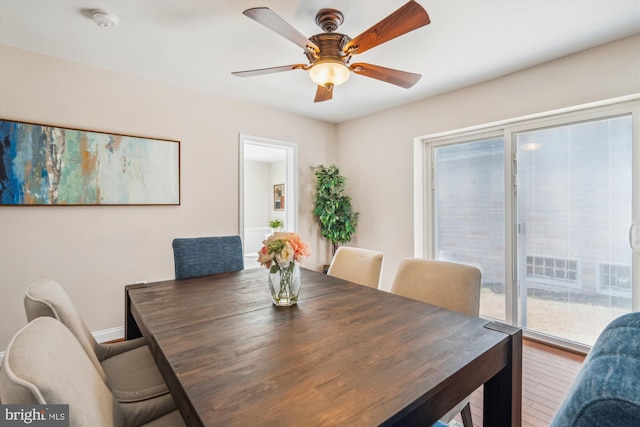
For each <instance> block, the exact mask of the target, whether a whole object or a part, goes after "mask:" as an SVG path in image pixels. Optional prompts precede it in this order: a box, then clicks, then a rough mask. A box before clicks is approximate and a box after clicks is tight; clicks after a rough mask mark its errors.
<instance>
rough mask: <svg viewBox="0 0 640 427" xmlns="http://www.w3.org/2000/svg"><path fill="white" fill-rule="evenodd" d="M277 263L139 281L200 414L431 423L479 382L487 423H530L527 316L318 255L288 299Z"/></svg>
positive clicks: (144, 303) (144, 330) (224, 419)
mask: <svg viewBox="0 0 640 427" xmlns="http://www.w3.org/2000/svg"><path fill="white" fill-rule="evenodd" d="M267 276H268V271H267V270H266V269H264V268H255V269H245V270H241V271H237V272H231V273H221V274H216V275H211V276H203V277H196V278H189V279H182V280H166V281H160V282H155V283H144V284H141V283H139V284H131V285H126V286H125V306H126V307H125V338H126V339H132V338H136V337H140V336H143V337H145V338H146V340H147V343H148V345H149V348H150V349H151V352H152V354H153V355H154V357H155V361H156V363H157V364H158V367H159V369H160V371H161V373H162V375H163V377H164V378H165V380H166V382H167V385H168V387H169V389H170V390H171V393H172V395H173V397H174V399H175V401H176V404H177V406H178V409H179V410H180V412H181V413H182V416H183V418H184V420H185V422H186V424H187V425H188V426H236V425H237V426H391V425H399V426H413V425H415V426H418V425H420V426H430V425H431V424H433V423H434V422H436V421H437V420H439V419H440V417H442V416H443V415H444V414H446V413H447V412H448V411H449V410H450V409H451V408H453V407H454V406H455V405H456V404H457V403H459V402H461V401H462V400H463V399H464V398H466V397H467V396H469V395H470V394H471V393H472V392H474V391H475V390H477V389H478V388H479V387H483V408H482V412H483V417H482V420H483V425H485V426H491V427H503V426H504V427H507V426H509V427H519V426H520V425H521V405H522V330H521V329H520V328H516V327H513V326H510V325H506V324H504V323H501V322H498V321H494V320H491V319H484V318H480V317H470V316H466V315H463V314H460V313H457V312H454V311H450V310H446V309H444V308H441V307H437V306H435V305H431V304H427V303H424V302H421V301H417V300H413V299H409V298H405V297H402V296H399V295H395V294H392V293H390V292H386V291H384V290H379V289H374V288H370V287H367V286H362V285H358V284H356V283H352V282H349V281H346V280H342V279H339V278H336V277H332V276H329V275H326V274H323V273H321V272H318V271H314V270H311V269H306V268H302V269H301V281H302V288H301V291H300V296H299V298H298V302H297V304H295V305H293V306H289V307H278V306H275V305H273V303H272V301H271V294H270V291H269V286H268V283H267Z"/></svg>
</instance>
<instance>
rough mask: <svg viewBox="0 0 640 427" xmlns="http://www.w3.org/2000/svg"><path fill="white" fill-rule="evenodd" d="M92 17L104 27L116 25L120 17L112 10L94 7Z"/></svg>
mask: <svg viewBox="0 0 640 427" xmlns="http://www.w3.org/2000/svg"><path fill="white" fill-rule="evenodd" d="M91 19H93V22H95V23H96V24H98V25H99V26H100V27H102V28H107V27H115V26H116V25H118V22H120V19H119V18H118V17H117V16H116V15H114V14H113V13H111V12H107V11H106V10H102V9H93V10H92V11H91Z"/></svg>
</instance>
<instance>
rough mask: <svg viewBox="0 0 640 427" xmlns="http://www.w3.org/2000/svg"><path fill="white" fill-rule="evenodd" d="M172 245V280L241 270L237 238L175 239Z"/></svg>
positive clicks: (241, 263)
mask: <svg viewBox="0 0 640 427" xmlns="http://www.w3.org/2000/svg"><path fill="white" fill-rule="evenodd" d="M172 246H173V262H174V266H175V272H176V279H187V278H189V277H198V276H207V275H209V274H216V273H226V272H229V271H238V270H242V269H244V258H243V253H242V241H241V240H240V236H217V237H192V238H179V239H174V240H173V243H172Z"/></svg>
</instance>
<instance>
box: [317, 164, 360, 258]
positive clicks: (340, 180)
mask: <svg viewBox="0 0 640 427" xmlns="http://www.w3.org/2000/svg"><path fill="white" fill-rule="evenodd" d="M314 173H315V175H316V179H317V185H316V200H315V207H314V209H313V214H314V215H315V217H316V218H318V221H319V222H320V228H321V233H322V236H324V237H325V238H326V239H327V240H329V242H331V256H333V255H334V254H335V253H336V250H337V249H338V244H341V243H348V242H350V241H351V236H352V235H353V233H355V232H356V227H357V225H358V216H359V213H358V212H354V211H353V209H352V208H351V197H349V196H346V195H345V194H343V191H344V187H345V183H346V180H347V179H346V178H345V177H344V176H342V175H340V170H339V169H338V167H337V166H336V165H333V164H332V165H331V166H329V167H325V166H323V165H320V166H318V167H317V168H315V172H314Z"/></svg>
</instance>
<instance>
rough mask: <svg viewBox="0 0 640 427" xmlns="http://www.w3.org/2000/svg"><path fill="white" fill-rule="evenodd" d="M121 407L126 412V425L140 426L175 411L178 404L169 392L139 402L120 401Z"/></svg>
mask: <svg viewBox="0 0 640 427" xmlns="http://www.w3.org/2000/svg"><path fill="white" fill-rule="evenodd" d="M120 408H122V412H123V413H124V420H125V424H126V426H127V427H138V426H141V425H145V424H147V423H151V422H152V421H154V420H156V419H158V418H160V417H163V416H165V415H167V414H169V413H171V412H173V411H175V410H176V409H177V406H176V403H175V401H174V400H173V397H172V396H171V394H170V393H167V394H163V395H161V396H157V397H154V398H153V399H147V400H141V401H138V402H131V403H124V402H120ZM152 425H153V424H152ZM161 425H162V424H161ZM177 425H180V424H177Z"/></svg>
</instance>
